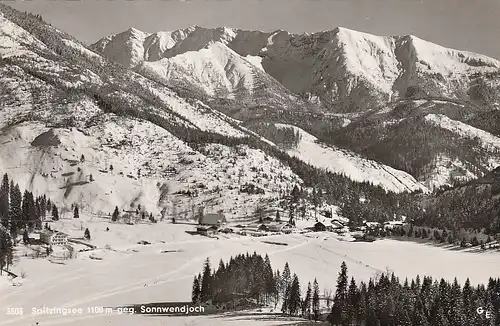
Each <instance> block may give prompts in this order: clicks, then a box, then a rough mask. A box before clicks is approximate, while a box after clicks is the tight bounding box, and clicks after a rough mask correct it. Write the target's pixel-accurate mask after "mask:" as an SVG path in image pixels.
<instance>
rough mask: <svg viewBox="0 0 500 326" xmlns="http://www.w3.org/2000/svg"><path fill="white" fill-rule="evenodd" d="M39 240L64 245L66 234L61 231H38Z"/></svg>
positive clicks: (66, 241) (66, 240) (66, 238)
mask: <svg viewBox="0 0 500 326" xmlns="http://www.w3.org/2000/svg"><path fill="white" fill-rule="evenodd" d="M40 241H41V242H43V243H45V244H48V245H52V246H65V245H67V244H68V235H67V234H66V233H62V232H54V231H49V230H44V231H42V232H41V233H40Z"/></svg>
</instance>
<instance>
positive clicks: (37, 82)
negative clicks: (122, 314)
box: [0, 5, 422, 218]
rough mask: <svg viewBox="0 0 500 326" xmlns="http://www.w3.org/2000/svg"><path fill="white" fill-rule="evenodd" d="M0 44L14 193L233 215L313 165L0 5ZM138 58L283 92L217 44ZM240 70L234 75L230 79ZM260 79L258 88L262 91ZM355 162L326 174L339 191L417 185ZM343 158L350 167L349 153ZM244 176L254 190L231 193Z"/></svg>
mask: <svg viewBox="0 0 500 326" xmlns="http://www.w3.org/2000/svg"><path fill="white" fill-rule="evenodd" d="M0 44H2V47H1V48H0V108H1V109H0V144H2V145H1V146H0V171H1V172H2V173H4V172H6V173H8V174H9V175H10V177H11V178H12V179H13V180H15V181H16V182H18V183H19V185H20V187H21V189H27V190H30V191H33V192H34V193H35V194H42V193H44V194H47V195H48V196H50V198H51V199H52V200H53V201H54V202H55V203H58V204H59V205H60V209H61V213H63V214H64V213H65V212H68V210H69V207H70V206H71V204H74V203H78V204H79V206H80V207H81V209H82V211H86V212H89V213H97V214H109V213H110V212H112V210H113V209H114V207H115V206H118V207H119V208H120V210H130V209H132V208H133V207H137V205H139V204H140V205H141V206H142V207H144V208H146V209H147V210H148V211H149V212H152V213H153V214H155V215H157V216H165V214H166V215H168V214H169V212H170V211H171V210H173V209H175V210H177V212H178V213H179V214H181V215H183V216H192V213H193V209H194V207H205V210H206V211H207V212H209V211H213V212H216V211H223V212H224V213H226V214H227V215H228V217H230V218H231V217H238V218H244V217H245V216H247V217H249V216H250V215H252V212H253V210H254V209H255V207H256V206H257V205H260V204H261V203H262V202H267V201H273V200H274V201H276V199H277V198H278V197H279V196H280V195H281V194H283V193H284V191H286V189H287V188H290V187H292V186H293V185H295V184H298V185H302V184H304V183H305V181H304V179H305V177H308V175H311V174H312V173H316V174H317V173H320V172H319V170H318V171H316V172H314V171H315V170H314V167H313V166H312V165H311V166H310V165H307V164H305V163H304V162H308V159H307V158H302V160H296V159H295V158H292V157H291V156H287V154H286V153H285V152H284V151H282V150H280V149H279V148H278V147H277V146H275V145H274V144H273V143H272V142H270V141H269V140H267V139H264V138H263V137H262V136H260V135H259V134H257V133H255V132H253V131H251V130H249V129H247V128H246V127H245V124H244V123H243V122H242V121H238V120H236V119H234V118H231V117H229V116H228V115H226V114H224V113H222V112H220V111H218V110H215V109H214V107H213V105H212V102H203V101H201V100H200V99H199V98H197V97H195V96H192V97H191V96H189V93H183V94H182V95H181V94H180V93H179V92H177V91H176V90H175V89H172V88H170V87H168V86H165V85H164V83H162V82H161V80H160V81H158V80H157V79H160V78H159V77H161V76H159V77H158V76H157V77H158V78H152V77H151V78H147V77H145V76H144V75H143V74H140V73H137V72H134V71H132V70H130V69H126V68H124V67H122V66H120V65H117V64H115V63H112V62H110V61H108V60H107V59H106V58H104V57H102V56H101V55H99V54H97V53H96V52H94V51H92V50H91V49H90V48H88V47H86V46H85V45H83V44H82V43H80V42H79V41H78V40H76V39H74V38H72V37H71V36H69V35H67V34H65V33H63V32H61V31H59V30H57V29H55V28H53V27H52V26H50V25H48V24H46V23H44V22H43V21H42V20H41V19H40V18H39V17H38V16H34V15H30V14H26V13H20V12H18V11H16V10H13V9H12V8H10V7H8V6H5V5H0ZM200 53H205V54H206V56H202V57H201V58H200ZM215 54H217V57H214V55H215ZM190 56H193V57H194V58H193V59H191V58H190ZM149 64H158V65H161V66H163V67H164V68H165V67H166V68H165V69H166V70H165V71H166V72H167V73H168V69H167V68H168V67H169V65H176V64H178V66H179V67H180V66H183V67H184V68H186V67H188V66H189V65H194V66H196V65H197V64H203V65H210V64H213V65H219V66H218V68H217V69H218V70H217V71H218V73H219V75H218V76H219V77H220V79H224V80H226V84H225V88H223V89H220V88H217V87H216V86H217V85H216V83H214V81H213V79H211V78H205V77H206V76H205V75H203V74H202V75H190V77H189V78H193V84H198V85H204V86H205V87H206V89H208V90H213V91H214V93H218V92H221V91H224V90H225V91H228V92H229V91H233V92H234V91H235V90H238V92H239V88H240V87H242V85H247V84H251V83H253V84H254V85H255V84H258V83H259V82H261V80H265V81H266V83H267V84H266V85H272V84H274V85H275V88H274V89H280V88H281V89H283V91H282V92H281V93H280V94H291V93H287V92H289V91H287V90H286V89H285V88H284V87H283V86H282V85H281V84H279V83H278V82H277V81H276V80H274V79H273V78H272V77H270V76H268V75H267V74H265V73H264V72H263V70H262V67H259V64H258V60H257V59H255V58H252V57H246V58H243V57H241V56H239V55H238V54H237V53H236V52H235V51H234V50H231V49H230V48H229V47H227V46H226V45H224V44H223V43H222V42H213V43H210V44H209V45H208V46H206V47H205V48H204V49H202V50H200V51H198V52H192V53H190V52H186V53H183V54H180V55H179V56H175V57H172V58H165V59H161V60H160V61H158V62H151V63H149V62H145V63H144V65H142V64H141V65H142V67H143V69H146V67H147V65H149ZM184 64H186V65H187V66H184ZM231 65H233V66H231ZM179 69H180V68H179ZM245 69H247V70H246V72H247V74H241V75H240V77H241V78H240V79H239V80H235V79H230V76H235V75H237V74H239V73H240V72H242V71H245ZM158 71H159V70H156V72H158ZM213 71H215V70H213ZM187 72H188V70H186V71H185V73H187ZM178 76H180V75H178ZM259 87H260V89H261V90H260V91H259V92H260V93H259V95H258V96H263V97H265V96H266V95H265V94H266V92H271V91H273V89H271V90H263V89H262V85H261V86H259V85H257V86H255V88H256V89H257V90H258V89H259ZM242 88H243V89H246V87H242ZM242 92H244V91H242ZM242 96H243V95H242ZM244 96H250V95H244ZM292 99H293V96H292ZM292 99H290V98H288V99H287V100H288V101H292ZM333 151H335V150H333ZM346 155H347V154H346ZM353 157H355V155H354V154H353ZM362 163H363V164H362V165H363V166H360V167H359V169H363V170H366V173H365V174H362V175H361V177H357V178H353V179H354V180H357V181H366V183H365V184H362V185H361V184H359V185H356V184H355V183H354V182H353V181H351V180H350V179H349V178H348V177H345V176H342V175H340V174H339V175H338V176H334V175H330V176H329V178H331V180H332V181H335V183H336V184H337V185H338V187H345V188H348V187H351V186H352V185H355V187H359V189H368V190H367V191H369V189H372V188H373V189H376V191H377V193H378V192H379V191H380V188H375V187H373V186H372V185H369V183H372V184H374V185H375V186H381V187H383V188H385V189H387V190H391V191H394V192H402V191H413V190H419V189H422V185H421V184H419V183H418V182H416V181H415V179H414V178H412V177H411V176H410V175H408V174H407V173H405V172H402V171H397V173H396V174H397V175H398V178H397V179H399V180H396V179H395V178H393V177H392V176H391V175H389V174H387V173H386V172H387V171H393V169H391V168H390V167H387V166H383V165H380V164H377V163H376V162H374V161H368V160H363V162H362ZM349 164H350V169H354V170H355V169H357V168H358V167H357V166H356V165H357V164H358V163H357V161H356V160H352V161H349ZM328 170H329V171H331V172H336V173H343V171H344V169H343V168H335V167H334V166H331V168H329V169H328ZM308 171H310V172H308ZM321 173H322V172H321ZM375 175H377V178H374V177H373V176H375ZM386 178H388V179H390V180H389V181H387V180H385V179H386ZM310 182H311V179H310V178H309V183H310ZM245 184H251V185H253V186H255V187H257V189H260V190H263V191H264V194H262V193H260V194H259V195H252V194H248V193H245V192H240V191H239V190H240V189H239V188H240V186H242V185H243V186H244V185H245ZM339 189H341V188H339Z"/></svg>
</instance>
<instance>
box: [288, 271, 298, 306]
mask: <svg viewBox="0 0 500 326" xmlns="http://www.w3.org/2000/svg"><path fill="white" fill-rule="evenodd" d="M300 300H301V299H300V283H299V278H298V277H297V275H296V274H294V275H293V280H292V285H291V286H290V296H289V298H288V311H289V312H290V314H291V315H297V313H299V311H300V310H299V309H300V303H301V302H300Z"/></svg>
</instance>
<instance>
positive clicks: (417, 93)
mask: <svg viewBox="0 0 500 326" xmlns="http://www.w3.org/2000/svg"><path fill="white" fill-rule="evenodd" d="M139 36H140V37H139ZM92 48H93V49H94V50H95V51H96V52H98V53H101V54H102V55H103V56H105V57H107V58H109V59H111V60H115V61H116V62H118V63H121V64H123V65H125V66H127V67H131V68H134V69H135V70H136V71H138V72H140V73H141V74H143V75H145V76H147V77H149V78H151V79H154V80H157V81H160V82H162V83H164V84H166V85H169V86H172V87H174V88H177V87H178V86H179V85H182V86H183V87H187V88H189V89H190V90H192V92H197V93H202V94H204V96H206V100H207V101H209V102H211V103H212V104H213V107H214V108H216V109H218V110H220V111H221V112H224V113H226V114H229V115H231V116H233V117H234V118H237V119H240V120H243V121H254V120H255V119H261V120H263V121H274V122H276V123H285V124H290V125H294V126H297V127H300V128H301V129H303V130H304V131H306V132H308V133H309V134H311V135H314V137H316V138H318V139H321V141H323V142H326V143H329V144H330V145H336V146H340V147H342V148H344V149H346V150H351V151H355V152H357V153H359V154H362V155H363V156H365V157H368V158H370V159H372V160H375V161H379V162H381V163H384V164H386V165H388V166H392V167H393V168H396V169H398V170H404V171H406V172H408V173H410V174H411V175H413V177H415V178H416V179H417V180H419V181H420V182H422V183H424V184H425V185H426V187H429V188H434V187H439V186H440V185H444V184H451V183H452V181H451V180H453V179H457V178H458V179H461V180H462V179H470V178H472V177H479V176H481V175H482V174H483V173H484V172H486V171H488V170H489V169H491V168H492V165H494V164H495V162H498V157H497V156H498V155H497V153H496V151H493V150H485V151H482V152H478V151H477V150H475V149H473V148H471V147H470V146H466V148H467V149H464V146H463V145H459V143H460V142H463V137H462V138H460V139H461V140H460V141H459V142H455V141H453V140H452V139H453V137H454V136H452V135H451V134H447V136H445V137H444V138H443V135H442V134H443V132H444V130H445V129H443V130H440V129H439V128H437V125H436V124H434V125H433V126H434V127H436V128H434V129H433V131H432V132H430V133H429V135H428V136H427V135H426V136H424V135H419V134H420V133H422V131H421V130H420V129H417V132H415V133H413V134H411V135H408V134H406V131H405V130H408V129H409V128H405V127H404V126H406V125H407V124H409V123H414V124H415V125H414V126H413V127H415V126H417V125H419V126H420V125H421V126H424V125H425V126H427V125H429V124H431V122H432V121H431V120H429V119H427V120H426V119H421V117H419V114H422V113H423V112H424V111H425V113H426V114H438V115H439V114H443V115H445V116H448V117H449V118H450V119H452V120H457V121H460V122H462V123H464V124H465V125H470V126H471V127H472V128H476V129H480V130H482V129H481V128H486V129H487V130H483V131H485V132H488V133H493V134H494V133H495V132H494V130H495V129H496V128H497V127H498V125H499V124H498V123H494V121H496V119H494V118H493V119H490V118H489V117H495V116H498V114H497V113H496V112H498V108H500V106H499V103H500V95H499V94H500V62H499V61H497V60H495V59H492V58H489V57H486V56H484V55H480V54H475V53H471V52H466V51H459V50H454V49H448V48H445V47H442V46H440V45H437V44H433V43H431V42H427V41H424V40H422V39H420V38H418V37H415V36H413V35H406V36H375V35H371V34H367V33H362V32H357V31H353V30H349V29H345V28H336V29H333V30H331V31H325V32H317V33H312V34H307V33H306V34H292V33H288V32H286V31H282V30H279V31H275V32H271V33H265V32H259V31H243V30H239V29H231V28H226V27H221V28H213V29H208V28H202V27H198V26H194V27H190V28H187V29H183V30H177V31H174V32H158V33H152V34H150V33H144V32H140V31H138V30H136V29H131V30H128V31H126V32H124V33H121V34H117V35H112V36H108V37H106V38H103V39H102V40H100V41H98V42H97V43H96V44H94V45H92ZM129 48H133V49H134V50H133V51H130V50H128V49H129ZM266 76H267V78H266ZM256 81H259V82H260V83H259V87H256ZM280 86H281V88H280ZM263 89H264V90H268V91H267V92H263V91H262V90H263ZM269 90H272V91H269ZM287 98H288V99H292V100H291V101H290V100H289V101H283V99H287ZM221 99H225V100H226V101H222V102H221ZM298 101H301V102H298ZM419 101H423V102H422V103H426V104H424V105H423V106H420V104H419ZM294 103H295V104H294ZM405 103H406V104H405ZM411 103H414V104H411ZM405 106H408V107H414V108H415V110H414V111H411V109H409V108H408V109H407V110H405V109H402V108H403V107H405ZM374 112H379V113H380V114H376V115H375V116H376V119H375V118H373V119H372V117H373V113H374ZM402 112H404V115H412V118H410V119H402V118H401V117H399V118H398V117H396V116H398V115H401V113H402ZM415 119H416V120H415ZM387 128H388V129H387ZM385 129H387V130H386V131H384V130H385ZM352 134H354V135H359V136H358V137H357V138H354V137H351V136H349V135H352ZM420 136H421V137H425V138H426V143H422V144H420V145H417V144H419V143H420V142H422V139H415V141H408V140H407V139H411V138H412V137H420ZM434 137H436V139H439V138H441V139H446V140H447V141H446V142H444V141H437V140H435V139H434ZM391 142H392V143H397V144H398V146H397V147H396V148H397V150H395V149H394V148H390V147H387V146H386V145H387V143H391ZM436 143H439V145H438V146H436ZM423 148H426V149H427V150H426V151H423ZM437 148H439V150H437ZM431 149H432V150H431ZM415 153H420V154H419V155H420V156H424V157H425V159H421V158H419V155H416V154H415ZM447 162H448V163H447ZM451 162H454V163H451ZM445 166H447V167H445ZM338 170H340V171H341V170H342V168H340V169H337V171H338Z"/></svg>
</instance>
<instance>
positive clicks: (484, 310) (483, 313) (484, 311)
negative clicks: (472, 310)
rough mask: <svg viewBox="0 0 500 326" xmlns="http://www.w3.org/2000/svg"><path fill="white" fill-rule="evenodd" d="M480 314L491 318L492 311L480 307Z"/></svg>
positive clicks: (478, 309) (477, 310)
mask: <svg viewBox="0 0 500 326" xmlns="http://www.w3.org/2000/svg"><path fill="white" fill-rule="evenodd" d="M476 312H477V314H478V315H481V316H484V317H485V318H486V319H491V311H489V310H487V309H484V308H483V307H479V308H477V309H476Z"/></svg>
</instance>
